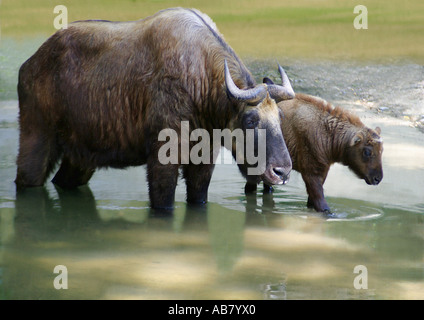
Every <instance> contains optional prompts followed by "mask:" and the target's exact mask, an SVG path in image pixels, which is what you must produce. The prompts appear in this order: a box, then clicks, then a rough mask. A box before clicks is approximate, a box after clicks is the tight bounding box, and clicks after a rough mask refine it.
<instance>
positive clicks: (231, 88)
mask: <svg viewBox="0 0 424 320" xmlns="http://www.w3.org/2000/svg"><path fill="white" fill-rule="evenodd" d="M224 67H225V86H226V87H227V92H228V94H229V95H230V96H231V97H232V98H234V99H236V100H238V101H245V102H247V103H250V104H257V103H259V102H260V101H262V100H263V99H265V97H266V94H267V90H266V85H264V84H260V85H257V86H256V87H254V88H252V89H246V90H242V89H239V88H238V87H237V86H236V84H235V83H234V81H233V79H232V78H231V74H230V70H229V69H228V64H227V60H225V61H224Z"/></svg>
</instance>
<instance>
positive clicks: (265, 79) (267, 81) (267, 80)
mask: <svg viewBox="0 0 424 320" xmlns="http://www.w3.org/2000/svg"><path fill="white" fill-rule="evenodd" d="M262 83H265V84H266V85H271V84H274V82H273V81H272V80H271V79H270V78H268V77H265V78H264V79H263V80H262Z"/></svg>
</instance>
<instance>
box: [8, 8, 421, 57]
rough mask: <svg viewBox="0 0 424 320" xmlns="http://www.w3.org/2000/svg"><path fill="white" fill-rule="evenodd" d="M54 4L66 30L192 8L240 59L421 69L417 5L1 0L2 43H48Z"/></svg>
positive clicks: (51, 31)
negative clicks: (63, 14)
mask: <svg viewBox="0 0 424 320" xmlns="http://www.w3.org/2000/svg"><path fill="white" fill-rule="evenodd" d="M57 4H63V5H65V6H67V8H68V20H69V22H71V21H74V20H82V19H109V20H136V19H140V18H143V17H146V16H148V15H151V14H153V13H155V12H156V11H158V10H161V9H164V8H168V7H174V6H182V7H195V8H198V9H200V10H201V11H203V12H205V13H207V14H208V15H209V16H211V17H212V19H213V20H214V21H215V22H216V24H217V26H218V28H219V29H220V31H221V32H222V33H223V34H224V36H225V39H226V41H227V42H228V43H229V44H230V45H231V46H232V47H233V48H234V49H235V51H236V52H237V53H238V54H239V55H241V56H242V57H246V56H248V57H256V58H269V57H272V58H277V59H281V58H285V57H287V58H317V59H339V60H340V59H342V60H344V59H355V60H364V59H365V60H370V59H371V60H381V59H382V60H384V59H386V60H390V59H399V58H400V59H403V58H407V59H414V60H417V61H420V62H422V61H424V1H422V0H404V1H401V2H400V1H395V0H387V1H385V0H363V1H362V0H361V1H358V0H343V1H338V0H320V1H317V0H297V1H285V0H216V1H209V0H208V1H206V0H183V1H175V0H162V1H160V0H157V1H147V0H61V1H56V0H2V1H1V4H0V26H1V35H2V37H4V38H10V37H11V38H15V39H21V38H23V39H25V38H28V37H36V36H40V35H42V36H44V37H46V38H47V37H48V36H49V35H51V34H53V33H54V32H55V29H54V27H53V19H54V18H55V14H54V13H53V8H54V7H55V6H56V5H57ZM358 4H362V5H365V6H366V7H367V9H368V30H356V29H355V28H354V27H353V20H354V18H355V16H356V15H355V14H354V13H353V8H354V7H355V6H356V5H358Z"/></svg>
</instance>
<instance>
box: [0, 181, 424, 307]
mask: <svg viewBox="0 0 424 320" xmlns="http://www.w3.org/2000/svg"><path fill="white" fill-rule="evenodd" d="M56 192H57V197H54V196H51V195H50V193H49V191H48V190H47V189H46V188H34V189H28V190H25V191H23V192H19V193H17V195H16V201H15V204H14V208H13V206H12V205H11V203H10V202H8V203H7V205H6V204H4V203H3V205H2V206H1V207H0V210H1V211H0V213H1V218H2V220H1V232H2V238H1V241H2V247H1V248H2V249H1V250H2V251H1V254H2V255H1V259H2V260H0V261H1V273H0V275H1V278H0V279H1V282H0V288H1V290H0V293H1V295H2V296H1V297H2V298H5V299H15V298H18V299H74V298H77V299H110V298H111V299H116V298H119V299H121V298H136V299H305V298H306V299H308V298H312V299H315V298H325V299H327V298H334V299H376V298H377V299H379V298H388V297H390V298H393V297H399V298H404V297H411V296H412V297H415V298H418V297H422V289H423V278H424V275H423V268H422V262H423V247H422V243H423V234H422V227H423V224H424V222H423V217H422V216H420V215H411V214H408V213H407V212H405V213H404V215H405V216H404V220H399V219H397V215H398V211H396V212H393V211H392V210H391V209H387V210H384V209H382V210H384V214H382V215H381V216H379V217H376V218H375V219H374V220H371V219H365V220H364V219H360V220H357V221H354V220H350V221H346V220H345V219H341V220H337V219H329V220H326V219H324V218H323V217H322V216H320V215H317V214H315V213H314V212H312V211H303V214H302V213H301V211H300V209H299V211H298V214H297V215H293V214H288V215H284V214H281V213H280V212H279V210H281V208H279V200H280V198H281V197H282V194H281V193H278V192H277V194H276V196H275V197H274V196H272V195H265V196H264V197H262V196H258V197H250V196H248V197H244V196H243V197H241V198H238V199H237V200H234V201H238V202H240V201H241V203H242V205H243V206H244V207H245V211H240V210H233V209H228V208H226V207H224V206H221V205H219V204H216V203H208V204H207V205H205V206H202V207H199V206H188V205H186V204H185V203H177V205H176V208H175V210H174V212H173V213H172V214H169V213H168V214H163V213H158V212H155V211H152V210H150V209H149V207H148V203H147V202H144V201H134V200H129V201H123V200H119V201H118V200H117V201H111V200H110V199H109V200H102V199H100V200H96V199H95V198H94V196H93V193H92V191H91V190H90V188H89V187H81V188H79V189H77V190H74V191H66V192H65V191H62V190H60V189H57V190H56ZM283 194H284V193H283ZM359 204H360V203H356V204H355V205H356V207H358V206H359ZM361 205H362V206H368V207H370V206H371V204H369V203H362V204H361ZM298 206H299V208H303V203H299V204H298ZM336 207H337V206H336ZM302 210H304V209H302ZM383 218H384V219H383ZM411 219H412V220H414V223H411V222H412V220H411ZM414 225H415V227H412V229H411V226H414ZM364 230H368V231H367V232H364ZM393 237H394V238H396V242H393V241H391V238H393ZM393 257H396V259H393ZM59 264H62V265H65V266H66V267H67V268H68V272H69V280H68V283H69V289H68V290H56V289H54V287H53V280H54V277H55V274H53V268H54V267H55V266H56V265H59ZM358 264H363V265H366V266H367V268H368V273H369V289H368V290H366V291H358V290H356V289H354V288H353V280H354V277H355V274H354V273H353V268H354V267H355V265H358ZM389 282H390V285H387V283H389Z"/></svg>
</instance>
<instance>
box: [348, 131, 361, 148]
mask: <svg viewBox="0 0 424 320" xmlns="http://www.w3.org/2000/svg"><path fill="white" fill-rule="evenodd" d="M361 141H362V137H361V136H360V135H359V133H357V134H355V135H354V136H353V138H352V140H350V146H351V147H353V146H356V145H357V144H358V143H360V142H361Z"/></svg>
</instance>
